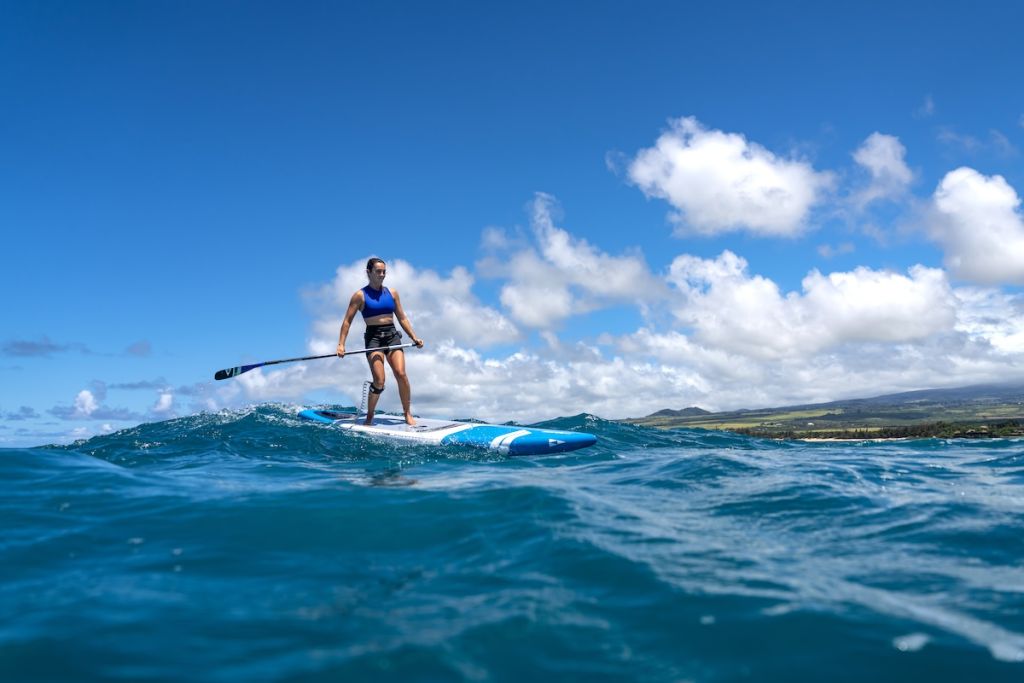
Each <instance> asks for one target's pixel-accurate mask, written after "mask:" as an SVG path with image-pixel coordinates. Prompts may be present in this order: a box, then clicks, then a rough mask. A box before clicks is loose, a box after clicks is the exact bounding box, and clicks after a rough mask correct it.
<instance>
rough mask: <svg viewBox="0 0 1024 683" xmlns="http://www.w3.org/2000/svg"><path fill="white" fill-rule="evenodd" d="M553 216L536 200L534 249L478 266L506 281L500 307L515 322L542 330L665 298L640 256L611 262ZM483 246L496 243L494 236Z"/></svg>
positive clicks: (545, 199) (547, 201)
mask: <svg viewBox="0 0 1024 683" xmlns="http://www.w3.org/2000/svg"><path fill="white" fill-rule="evenodd" d="M556 210H557V205H556V203H555V200H554V198H553V197H551V196H550V195H546V194H543V193H540V194H538V195H537V196H536V197H535V199H534V201H533V204H532V207H531V227H532V229H533V235H534V238H535V239H536V248H534V247H533V246H530V245H528V244H527V245H522V246H520V247H519V248H518V250H514V251H512V252H511V253H509V252H508V251H506V250H501V251H499V252H497V253H495V254H494V255H492V256H491V257H490V258H488V259H485V260H484V261H482V262H481V266H480V267H481V268H482V269H483V270H486V271H488V273H489V275H490V276H492V277H494V276H499V277H505V278H507V283H506V284H505V285H504V286H503V287H502V289H501V302H502V305H504V306H505V307H506V308H507V309H508V311H509V315H511V316H512V317H513V318H514V319H515V320H517V321H518V322H520V323H522V324H523V325H526V326H528V327H534V328H540V329H546V328H550V327H552V326H554V325H557V324H559V323H560V322H561V321H563V320H565V319H566V318H568V317H570V316H573V315H580V314H584V313H588V312H590V311H593V310H596V309H600V308H603V307H606V306H609V305H614V304H617V303H623V302H631V303H632V302H638V301H639V303H640V304H641V305H646V302H647V301H650V300H655V301H656V300H658V299H661V298H663V297H664V296H665V295H666V294H667V290H666V289H665V286H664V282H662V281H661V280H660V279H659V278H657V277H655V276H653V275H652V274H651V272H650V268H649V267H648V265H647V263H646V261H645V260H644V258H643V255H642V254H640V253H639V252H633V253H626V254H624V255H622V256H611V255H609V254H606V253H604V252H602V251H600V250H599V249H597V248H596V247H594V246H593V245H591V244H590V243H588V242H587V241H586V240H584V239H580V238H576V237H574V236H572V235H571V234H569V232H567V231H566V230H564V229H562V228H559V227H557V226H556V225H555V222H554V218H553V214H554V213H555V212H556ZM488 243H490V244H494V243H496V242H495V238H494V236H493V235H490V236H489V237H488ZM498 243H500V244H503V245H504V244H509V245H510V244H511V243H509V242H507V241H502V242H498ZM637 292H644V296H642V297H638V296H637Z"/></svg>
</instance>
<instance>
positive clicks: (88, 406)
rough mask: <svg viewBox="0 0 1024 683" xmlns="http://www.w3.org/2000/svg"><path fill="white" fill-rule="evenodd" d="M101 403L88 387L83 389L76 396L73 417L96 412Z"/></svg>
mask: <svg viewBox="0 0 1024 683" xmlns="http://www.w3.org/2000/svg"><path fill="white" fill-rule="evenodd" d="M97 408H99V403H98V402H97V401H96V398H95V397H94V396H93V394H92V392H91V391H89V390H88V389H82V390H81V391H80V392H78V396H76V397H75V408H74V413H73V414H72V417H76V418H87V417H89V416H90V415H92V414H93V413H95V412H96V409H97Z"/></svg>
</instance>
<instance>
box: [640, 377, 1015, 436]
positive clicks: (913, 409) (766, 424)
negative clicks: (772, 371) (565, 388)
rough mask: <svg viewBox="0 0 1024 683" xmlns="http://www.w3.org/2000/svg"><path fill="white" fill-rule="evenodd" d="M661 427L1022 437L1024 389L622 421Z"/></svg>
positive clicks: (673, 413) (687, 412)
mask: <svg viewBox="0 0 1024 683" xmlns="http://www.w3.org/2000/svg"><path fill="white" fill-rule="evenodd" d="M622 421H623V422H628V423H630V424H639V425H644V426H648V427H657V428H661V429H675V428H681V427H685V428H699V429H718V430H728V431H734V432H740V433H744V434H754V435H758V436H768V437H775V438H795V439H805V438H846V439H859V438H898V437H927V436H937V437H945V438H951V437H986V436H1022V435H1024V385H1021V384H1015V385H981V386H973V387H961V388H956V389H932V390H925V391H913V392H907V393H902V394H889V395H886V396H876V397H874V398H866V399H852V400H847V401H833V402H831V403H819V404H812V405H799V406H786V407H782V408H764V409H757V410H737V411H731V412H721V413H709V412H707V411H704V410H701V409H699V408H695V407H691V408H685V409H682V410H674V409H670V408H666V409H663V410H659V411H658V412H656V413H653V414H651V415H648V416H647V417H639V418H629V419H626V420H622Z"/></svg>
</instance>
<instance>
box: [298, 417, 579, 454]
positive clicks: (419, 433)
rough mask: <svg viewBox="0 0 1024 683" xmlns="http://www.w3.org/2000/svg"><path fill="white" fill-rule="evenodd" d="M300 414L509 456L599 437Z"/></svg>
mask: <svg viewBox="0 0 1024 683" xmlns="http://www.w3.org/2000/svg"><path fill="white" fill-rule="evenodd" d="M299 417H303V418H306V419H307V420H314V421H316V422H323V423H327V424H330V425H334V426H336V427H338V428H339V429H344V430H347V431H350V432H355V433H357V434H366V435H368V436H376V437H382V438H386V439H395V440H399V441H406V442H411V443H421V444H433V445H435V446H449V445H450V446H467V447H469V448H485V449H490V450H492V451H498V452H499V453H504V454H507V455H547V454H550V453H564V452H566V451H574V450H576V449H578V448H586V447H587V446H593V445H594V444H595V443H596V442H597V437H596V436H594V435H592V434H583V433H581V432H564V431H561V430H558V429H540V428H538V427H511V426H508V425H490V424H479V423H472V422H452V421H448V420H430V419H426V418H420V417H418V418H416V424H415V425H412V426H410V425H407V424H405V420H404V419H402V418H401V417H396V416H392V415H377V416H375V417H374V419H373V424H372V425H365V424H363V416H362V415H360V416H358V419H357V415H356V414H355V413H339V412H335V411H331V410H313V409H309V410H303V411H302V412H300V413H299Z"/></svg>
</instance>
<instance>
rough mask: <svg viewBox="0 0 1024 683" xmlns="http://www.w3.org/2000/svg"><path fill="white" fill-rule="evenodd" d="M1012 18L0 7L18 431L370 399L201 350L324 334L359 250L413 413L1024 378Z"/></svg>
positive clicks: (1020, 51)
mask: <svg viewBox="0 0 1024 683" xmlns="http://www.w3.org/2000/svg"><path fill="white" fill-rule="evenodd" d="M584 7H585V9H584ZM1022 20H1024V9H1021V7H1020V5H1019V4H1017V3H1010V2H1005V3H981V4H980V5H979V6H977V7H970V8H969V9H968V8H967V7H966V6H964V5H962V4H961V3H934V2H932V3H857V4H856V5H853V6H849V7H842V8H839V7H833V6H832V3H784V4H766V3H717V4H715V5H714V6H705V5H699V6H698V5H686V4H684V3H667V2H666V3H654V2H648V3H629V4H627V3H587V4H586V5H585V6H584V5H582V4H580V3H552V2H544V3H530V2H517V3H507V4H500V5H499V4H494V3H466V2H460V3H429V4H427V3H389V4H380V3H304V4H303V5H302V6H295V4H294V3H252V2H245V3H242V2H215V3H198V2H197V3H191V2H145V3H143V2H139V3H131V2H78V3H75V2H51V3H8V2H5V3H0V63H2V64H3V65H4V66H3V67H2V68H0V111H2V112H3V113H2V114H0V149H2V150H3V157H2V158H3V161H2V163H0V227H2V230H3V243H4V248H3V250H2V254H3V256H2V259H3V260H2V269H0V278H2V284H3V291H4V293H5V296H4V315H3V316H2V320H0V387H2V390H0V444H8V445H15V444H34V443H46V442H53V441H66V440H68V439H72V438H77V437H82V436H89V435H92V434H96V433H100V432H103V431H109V430H111V429H116V428H120V427H122V426H126V425H129V424H134V423H137V422H140V421H146V420H153V419H163V418H167V417H171V416H174V415H183V414H189V413H192V412H196V411H199V410H219V409H234V408H239V407H243V406H246V405H250V404H252V403H258V402H263V401H284V402H287V403H294V404H302V403H304V402H309V401H325V402H331V403H339V404H351V403H352V401H353V399H352V397H353V396H354V395H357V393H358V390H359V385H360V383H361V381H362V378H363V375H365V374H366V370H365V365H359V363H358V362H356V361H354V360H350V359H346V360H345V361H320V362H318V363H319V364H316V363H314V364H306V365H302V366H280V367H279V369H277V370H273V371H267V372H254V373H250V374H249V375H246V376H245V381H244V382H243V381H241V380H235V381H234V382H233V383H231V384H232V386H220V385H224V384H225V383H216V384H215V383H213V382H212V381H211V377H212V373H213V371H214V370H217V369H219V368H222V367H226V366H230V365H234V364H236V363H239V362H255V361H260V360H269V359H273V358H281V357H289V356H297V355H304V354H305V353H307V352H309V351H311V350H312V351H320V352H323V349H324V348H325V345H330V344H331V343H332V342H333V340H332V335H334V336H336V328H337V323H338V322H339V321H340V315H341V313H342V312H343V307H344V306H343V304H344V301H346V300H347V297H348V295H349V294H350V293H351V290H352V289H354V288H356V287H358V286H360V285H361V284H362V283H361V282H360V277H361V274H360V272H359V271H360V268H359V264H360V263H363V262H365V260H366V258H367V257H369V256H370V255H380V256H383V257H384V258H386V259H388V260H389V266H390V268H389V282H390V284H392V285H393V286H394V287H396V288H398V289H399V290H401V292H402V295H403V300H405V301H406V306H407V308H408V312H409V314H410V317H411V318H412V321H413V324H414V325H415V326H416V327H417V331H418V333H420V336H423V337H425V338H426V339H427V341H428V348H427V350H425V351H423V352H418V353H417V354H416V355H412V354H411V355H410V359H409V361H410V372H411V375H412V381H413V390H414V401H415V406H414V409H415V410H416V412H418V413H420V414H423V415H436V416H438V417H450V416H465V415H468V414H475V415H476V416H478V417H481V418H484V419H495V420H506V419H521V420H530V419H543V418H547V417H554V416H556V415H564V414H573V413H577V412H581V411H586V412H591V413H595V414H598V415H602V416H605V417H623V416H626V415H638V414H646V413H648V412H652V411H654V410H658V409H660V408H664V407H684V406H686V405H701V406H704V407H707V408H712V409H725V408H736V407H756V406H757V405H773V404H779V403H784V402H790V401H793V402H798V401H811V400H825V399H831V398H841V397H846V396H852V395H874V394H879V393H885V392H888V391H895V390H903V389H912V388H925V387H931V386H950V385H957V384H969V383H974V382H978V381H989V380H993V379H1001V378H1004V379H1005V378H1020V377H1021V376H1022V374H1024V370H1022V368H1024V365H1022V361H1024V324H1022V323H1021V322H1020V314H1021V312H1022V311H1024V299H1022V298H1021V294H1020V285H1021V284H1022V283H1024V258H1022V259H1020V261H1019V265H1017V264H1018V260H1017V259H1016V258H1015V256H1016V255H1017V254H1021V255H1024V251H1021V250H1022V249H1024V246H1022V245H1024V227H1022V223H1021V217H1020V216H1021V214H1020V207H1019V196H1020V195H1021V193H1022V192H1024V166H1022V163H1021V161H1022V158H1021V150H1022V149H1024V90H1022V89H1021V88H1020V75H1019V65H1020V64H1022V63H1024V48H1022V47H1021V44H1020V41H1019V39H1018V35H1017V33H1018V32H1019V31H1018V29H1019V26H1020V25H1021V21H1022ZM872 136H874V137H872ZM915 269H917V270H915ZM815 273H816V274H817V276H815V275H814V274H815ZM808 278H810V279H808ZM332 326H333V327H334V329H335V332H333V333H332V332H330V329H331V327H332ZM353 339H356V337H353ZM328 350H329V349H328ZM394 393H396V392H394V391H391V392H389V393H388V394H386V396H385V399H384V403H383V404H382V405H384V406H385V407H388V406H390V405H391V403H394V400H395V397H394V396H393V394H394ZM388 401H391V403H389V402H388Z"/></svg>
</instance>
